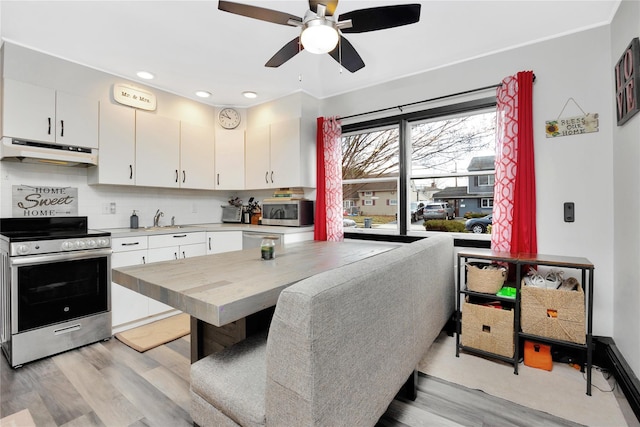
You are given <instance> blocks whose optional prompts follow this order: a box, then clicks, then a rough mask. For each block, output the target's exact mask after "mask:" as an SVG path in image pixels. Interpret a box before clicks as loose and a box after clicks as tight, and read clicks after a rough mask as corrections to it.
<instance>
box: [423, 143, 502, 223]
mask: <svg viewBox="0 0 640 427" xmlns="http://www.w3.org/2000/svg"><path fill="white" fill-rule="evenodd" d="M494 163H495V156H477V157H474V158H472V159H471V161H470V162H469V166H468V167H467V171H468V172H481V171H491V173H488V174H487V175H472V176H470V177H469V179H468V184H467V186H466V187H463V186H460V187H447V188H445V189H444V190H442V191H438V192H437V193H435V194H434V195H433V200H434V201H435V202H448V203H449V205H451V206H453V208H454V212H455V214H456V217H464V216H465V214H466V213H481V214H486V215H488V214H490V213H491V212H492V211H493V186H494V183H495V173H493V170H494Z"/></svg>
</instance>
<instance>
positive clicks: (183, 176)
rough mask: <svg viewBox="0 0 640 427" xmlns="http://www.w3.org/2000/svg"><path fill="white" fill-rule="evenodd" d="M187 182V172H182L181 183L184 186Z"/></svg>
mask: <svg viewBox="0 0 640 427" xmlns="http://www.w3.org/2000/svg"><path fill="white" fill-rule="evenodd" d="M186 180H187V171H182V183H183V184H184V183H185V182H186Z"/></svg>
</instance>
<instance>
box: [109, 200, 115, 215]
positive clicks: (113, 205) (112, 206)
mask: <svg viewBox="0 0 640 427" xmlns="http://www.w3.org/2000/svg"><path fill="white" fill-rule="evenodd" d="M109 212H110V213H111V214H115V213H116V202H111V204H109Z"/></svg>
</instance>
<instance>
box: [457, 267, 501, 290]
mask: <svg viewBox="0 0 640 427" xmlns="http://www.w3.org/2000/svg"><path fill="white" fill-rule="evenodd" d="M488 265H491V264H486V263H473V262H468V263H467V289H468V290H470V291H474V292H482V293H485V294H495V293H496V292H498V291H499V290H500V288H502V285H504V281H505V279H506V278H507V268H506V267H500V268H491V269H484V268H482V267H484V266H488Z"/></svg>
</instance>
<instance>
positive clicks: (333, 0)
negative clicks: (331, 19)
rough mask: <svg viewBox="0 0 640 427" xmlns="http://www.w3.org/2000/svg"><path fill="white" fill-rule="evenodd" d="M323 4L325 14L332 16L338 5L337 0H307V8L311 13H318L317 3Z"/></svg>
mask: <svg viewBox="0 0 640 427" xmlns="http://www.w3.org/2000/svg"><path fill="white" fill-rule="evenodd" d="M319 4H323V5H325V6H326V8H327V13H326V15H327V16H333V14H334V13H335V12H336V8H337V7H338V0H309V9H311V11H312V12H313V13H318V5H319Z"/></svg>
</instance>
